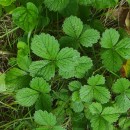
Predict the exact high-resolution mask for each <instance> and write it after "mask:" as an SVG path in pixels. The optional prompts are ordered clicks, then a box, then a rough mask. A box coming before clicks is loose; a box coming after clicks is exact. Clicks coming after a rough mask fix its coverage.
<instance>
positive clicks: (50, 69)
mask: <svg viewBox="0 0 130 130" xmlns="http://www.w3.org/2000/svg"><path fill="white" fill-rule="evenodd" d="M29 72H30V75H31V76H32V77H43V78H44V79H45V80H50V79H51V78H52V77H54V75H55V65H54V63H52V62H50V61H47V60H44V61H43V60H41V61H35V62H32V64H31V65H30V68H29Z"/></svg>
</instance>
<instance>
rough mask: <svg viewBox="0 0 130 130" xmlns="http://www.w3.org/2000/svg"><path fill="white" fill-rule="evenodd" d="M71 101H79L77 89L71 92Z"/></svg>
mask: <svg viewBox="0 0 130 130" xmlns="http://www.w3.org/2000/svg"><path fill="white" fill-rule="evenodd" d="M72 101H74V102H75V101H78V102H79V101H80V95H79V91H74V92H73V93H72Z"/></svg>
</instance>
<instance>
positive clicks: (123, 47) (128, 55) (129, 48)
mask: <svg viewBox="0 0 130 130" xmlns="http://www.w3.org/2000/svg"><path fill="white" fill-rule="evenodd" d="M116 51H117V53H118V54H119V55H120V56H121V57H123V58H125V59H130V38H125V39H122V40H121V41H120V42H119V43H118V44H117V45H116Z"/></svg>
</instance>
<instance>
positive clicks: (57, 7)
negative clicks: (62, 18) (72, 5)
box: [44, 0, 69, 11]
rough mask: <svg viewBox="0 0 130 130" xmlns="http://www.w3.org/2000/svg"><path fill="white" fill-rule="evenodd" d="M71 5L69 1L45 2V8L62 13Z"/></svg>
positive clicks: (51, 0) (50, 0)
mask: <svg viewBox="0 0 130 130" xmlns="http://www.w3.org/2000/svg"><path fill="white" fill-rule="evenodd" d="M68 3H69V0H44V4H45V6H46V7H47V8H48V9H49V10H51V11H61V10H63V9H64V8H65V7H66V6H67V5H68Z"/></svg>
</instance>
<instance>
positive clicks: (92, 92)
mask: <svg viewBox="0 0 130 130" xmlns="http://www.w3.org/2000/svg"><path fill="white" fill-rule="evenodd" d="M88 84H89V85H85V86H83V87H82V88H81V89H80V98H81V100H82V101H84V102H88V103H89V102H91V101H92V100H93V99H95V100H97V101H99V102H101V103H102V104H104V103H107V102H108V101H109V99H110V92H109V91H108V89H106V88H105V87H103V86H102V85H104V77H103V76H101V75H96V76H92V77H91V78H89V80H88Z"/></svg>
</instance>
